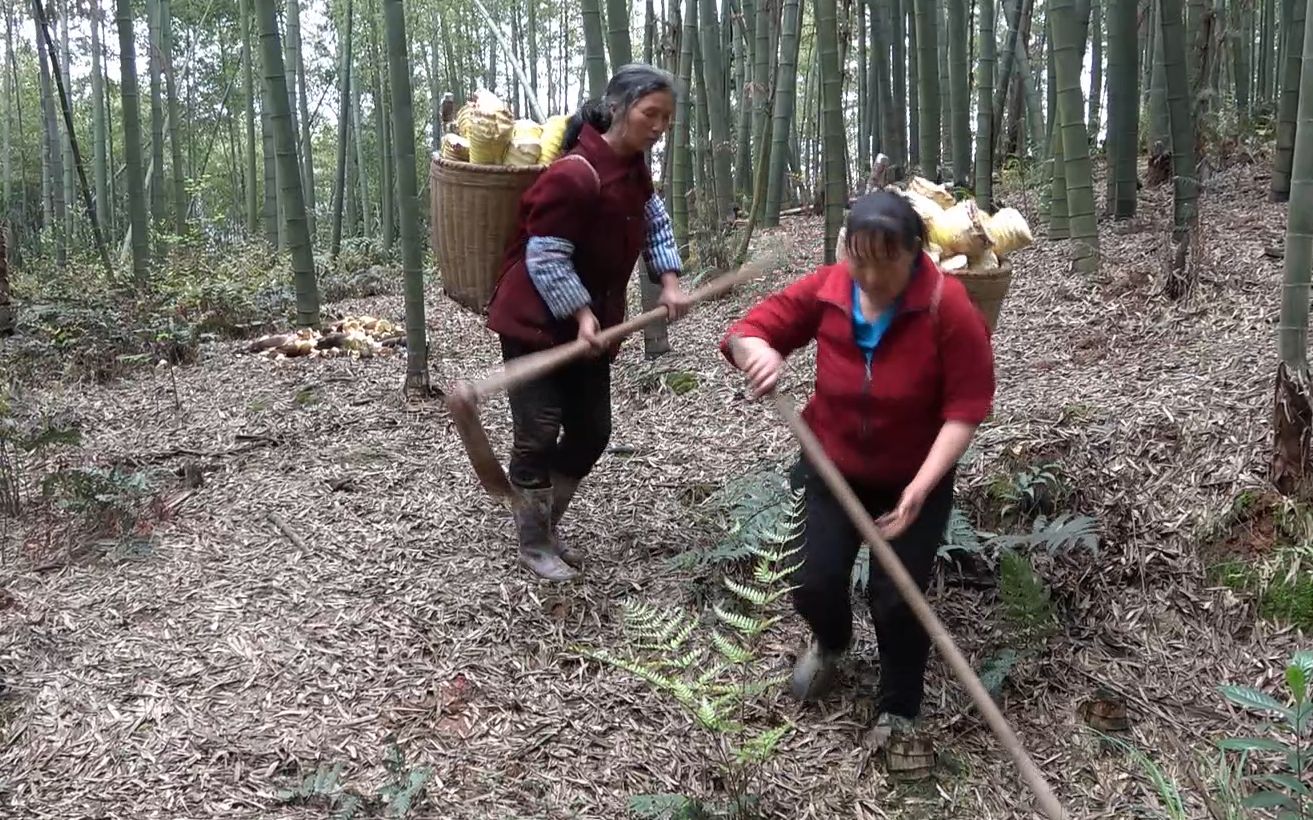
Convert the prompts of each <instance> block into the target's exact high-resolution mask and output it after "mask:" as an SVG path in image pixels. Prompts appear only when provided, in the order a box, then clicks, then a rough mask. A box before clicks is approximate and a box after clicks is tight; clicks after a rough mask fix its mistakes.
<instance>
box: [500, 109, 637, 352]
mask: <svg viewBox="0 0 1313 820" xmlns="http://www.w3.org/2000/svg"><path fill="white" fill-rule="evenodd" d="M569 153H571V154H580V155H582V156H583V157H584V158H585V159H587V160H588V161H589V163H591V165H592V167H593V169H594V170H596V172H597V176H596V177H594V175H593V172H592V171H590V170H589V169H588V166H587V165H585V164H584V163H582V162H579V161H578V160H566V159H564V158H561V159H558V160H556V161H555V162H553V163H552V164H551V165H550V166H549V167H548V168H547V170H546V171H544V172H543V173H542V175H541V176H540V177H538V180H537V181H536V182H535V183H534V184H533V185H532V186H531V187H530V188H529V190H527V191H525V192H524V195H523V196H522V197H521V198H520V216H519V226H518V228H517V229H516V233H515V236H514V238H513V239H512V240H511V242H510V243H509V244H508V246H507V248H506V255H505V258H504V260H503V262H502V272H501V276H500V278H499V279H498V281H497V287H496V289H495V290H494V291H493V295H492V299H491V301H490V302H489V304H488V327H489V329H491V330H493V331H495V332H496V333H499V334H501V335H503V336H507V337H509V338H512V339H515V340H517V341H520V342H522V343H525V344H529V345H533V346H537V347H551V346H553V345H558V344H562V343H564V342H568V341H570V340H571V339H574V338H575V336H577V335H578V333H579V326H578V323H577V322H575V320H574V319H573V318H570V319H565V320H558V319H556V318H554V317H553V316H552V314H551V311H549V310H548V309H547V304H546V303H545V302H544V301H543V299H542V297H541V296H540V295H539V294H538V290H537V289H536V288H535V287H534V285H533V281H532V280H531V279H530V278H529V272H528V270H527V269H526V268H525V262H524V258H525V248H526V247H527V245H528V242H529V237H531V236H555V237H559V238H561V239H566V240H568V241H569V242H571V243H572V244H573V245H574V268H575V271H576V272H577V273H578V274H579V278H580V280H581V281H582V282H583V285H584V287H585V288H586V289H587V290H588V293H589V295H591V296H592V297H593V313H595V314H596V315H597V320H598V322H599V324H601V326H602V327H603V328H606V327H610V326H612V325H617V324H619V323H620V322H622V321H624V318H625V291H626V288H627V287H628V285H629V277H630V274H631V273H632V272H633V270H634V265H635V263H637V261H638V256H639V253H640V252H641V251H642V249H643V245H644V243H645V242H646V239H647V219H646V216H645V214H644V208H645V206H646V205H647V201H648V199H649V198H650V197H651V196H652V191H653V188H652V174H651V172H650V171H649V170H648V167H647V162H646V159H645V157H644V156H643V155H642V154H637V155H635V156H634V157H633V158H631V159H621V158H620V157H618V156H617V155H616V153H615V151H613V150H612V149H611V146H609V145H607V143H606V141H605V140H603V139H602V135H601V134H599V133H598V132H597V130H596V129H594V128H593V127H592V126H590V125H587V124H585V125H584V127H583V131H582V133H581V134H580V136H579V143H578V144H577V145H576V146H575V147H574V149H573V150H571V151H570V152H569ZM599 180H600V183H601V185H600V189H599V185H598V183H599Z"/></svg>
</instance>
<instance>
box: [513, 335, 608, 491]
mask: <svg viewBox="0 0 1313 820" xmlns="http://www.w3.org/2000/svg"><path fill="white" fill-rule="evenodd" d="M501 349H502V359H503V360H504V361H510V360H511V359H514V358H516V357H517V356H523V355H526V354H528V353H533V352H535V350H536V348H532V347H529V346H527V345H523V344H521V343H519V342H516V341H514V340H512V339H507V338H506V337H502V340H501ZM508 397H509V398H510V402H511V422H512V426H513V431H514V442H513V444H512V446H511V463H510V470H509V477H510V479H511V483H512V484H514V485H516V486H517V487H521V488H524V489H528V490H533V489H543V488H546V487H549V486H551V475H552V473H560V474H561V475H564V476H568V477H570V478H574V479H582V478H583V477H584V476H586V475H588V473H589V472H590V471H592V469H593V465H595V464H596V463H597V460H598V459H599V458H601V456H602V453H603V452H605V450H606V445H607V443H608V442H609V441H610V440H611V361H610V358H609V357H607V356H605V355H603V356H599V357H597V358H590V359H583V360H580V361H577V362H574V363H571V364H568V365H566V366H565V367H562V368H559V369H558V370H555V371H553V372H551V373H549V374H547V375H546V376H543V377H542V378H539V379H535V380H534V381H532V382H527V383H525V384H523V385H521V386H519V387H516V388H513V389H512V390H510V391H509V394H508Z"/></svg>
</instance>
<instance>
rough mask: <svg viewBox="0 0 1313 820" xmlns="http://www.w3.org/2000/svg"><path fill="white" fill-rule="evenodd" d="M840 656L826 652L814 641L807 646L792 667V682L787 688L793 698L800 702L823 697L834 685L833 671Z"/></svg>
mask: <svg viewBox="0 0 1313 820" xmlns="http://www.w3.org/2000/svg"><path fill="white" fill-rule="evenodd" d="M842 654H843V653H841V652H827V651H826V650H824V649H822V648H821V647H820V645H819V644H817V643H815V642H814V641H813V642H812V643H811V644H809V645H808V647H807V649H806V651H804V652H803V653H802V654H801V655H799V656H798V662H797V663H795V664H794V665H793V680H792V681H791V683H790V686H789V689H790V691H791V692H792V693H793V696H794V697H795V698H797V699H798V700H802V701H814V700H818V699H819V698H821V697H823V696H824V695H825V694H826V693H827V692H828V691H830V687H831V686H832V685H834V675H835V671H836V670H837V668H838V665H839V657H840V656H841V655H842Z"/></svg>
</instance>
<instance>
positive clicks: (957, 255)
mask: <svg viewBox="0 0 1313 820" xmlns="http://www.w3.org/2000/svg"><path fill="white" fill-rule="evenodd" d="M885 190H887V191H893V192H894V193H897V194H901V195H902V196H904V197H906V198H907V200H908V202H910V203H912V207H913V208H915V209H916V212H917V213H918V214H920V215H921V219H923V220H925V225H926V233H927V234H928V235H929V242H928V243H927V245H926V253H928V254H930V258H931V259H933V260H935V262H937V263H939V266H940V267H941V268H943V269H944V270H946V271H951V272H954V273H957V274H971V273H984V272H986V271H990V270H996V269H997V268H998V267H999V266H1000V265H1001V264H1003V263H1004V262H1005V261H1006V260H1007V257H1008V256H1009V255H1010V254H1013V253H1016V252H1017V251H1019V250H1021V249H1022V248H1025V247H1028V246H1029V245H1032V244H1034V241H1035V239H1034V237H1033V236H1032V235H1031V233H1030V226H1029V225H1027V224H1026V219H1025V217H1023V216H1022V215H1021V213H1020V212H1018V211H1017V209H1016V208H1002V209H1000V210H999V211H998V213H996V214H994V215H993V216H990V215H989V214H987V213H985V212H984V211H982V210H981V209H980V207H979V206H978V205H976V201H975V200H974V199H970V198H967V199H963V200H961V201H957V200H955V199H954V198H953V194H952V192H951V191H949V190H948V186H946V185H936V184H935V183H933V182H931V181H929V180H928V179H925V178H923V177H916V176H914V177H912V178H911V180H910V181H908V183H907V188H906V189H903V188H899V187H897V186H894V185H890V186H888V187H886V188H885ZM844 245H845V243H844V232H843V230H842V229H840V232H839V244H838V253H839V255H840V257H842V256H843V254H844Z"/></svg>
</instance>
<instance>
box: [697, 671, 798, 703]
mask: <svg viewBox="0 0 1313 820" xmlns="http://www.w3.org/2000/svg"><path fill="white" fill-rule="evenodd" d="M789 677H790V676H789V675H776V676H774V677H771V678H765V679H764V680H759V681H752V682H750V683H719V684H716V685H714V686H710V687H708V689H707V691H709V692H711V693H712V694H715V695H719V696H721V697H739V698H755V697H757V696H759V695H764V694H766V693H767V692H769V691H770V690H772V689H775V688H777V687H779V686H783V685H784V684H785V683H787V682H788V680H789Z"/></svg>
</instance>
